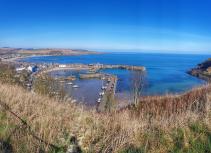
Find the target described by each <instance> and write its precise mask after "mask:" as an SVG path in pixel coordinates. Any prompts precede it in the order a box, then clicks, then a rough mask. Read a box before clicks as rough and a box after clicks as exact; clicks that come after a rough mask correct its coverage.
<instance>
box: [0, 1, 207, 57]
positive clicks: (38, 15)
mask: <svg viewBox="0 0 211 153" xmlns="http://www.w3.org/2000/svg"><path fill="white" fill-rule="evenodd" d="M210 7H211V1H210V0H0V46H1V47H4V46H9V47H35V48H45V47H55V48H81V49H95V50H98V49H99V50H100V49H103V50H112V51H114V50H117V51H124V50H127V51H128V50H131V51H138V50H139V51H144V52H168V53H174V52H176V53H211V43H210V42H211V28H210V27H211V11H210Z"/></svg>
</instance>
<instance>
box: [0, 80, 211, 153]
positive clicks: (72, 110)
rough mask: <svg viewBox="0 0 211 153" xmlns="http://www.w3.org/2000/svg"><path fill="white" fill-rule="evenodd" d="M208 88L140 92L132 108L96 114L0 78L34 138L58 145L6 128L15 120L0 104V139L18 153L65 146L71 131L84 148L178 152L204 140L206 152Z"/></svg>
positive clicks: (5, 96) (4, 95) (1, 90)
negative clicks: (163, 93) (172, 93)
mask: <svg viewBox="0 0 211 153" xmlns="http://www.w3.org/2000/svg"><path fill="white" fill-rule="evenodd" d="M210 88H211V87H210V85H207V86H205V87H202V88H198V89H195V90H194V91H191V92H189V93H186V94H184V95H181V96H165V97H145V98H144V99H142V100H141V102H140V104H139V105H138V106H137V107H134V106H131V107H129V108H127V109H124V110H121V111H117V112H112V113H100V114H98V113H96V112H95V111H94V110H86V109H85V108H83V106H76V105H74V104H71V103H68V102H65V101H64V102H61V101H57V100H55V99H51V98H49V97H46V96H42V95H38V94H36V93H31V92H28V91H26V90H24V89H22V88H20V87H18V86H14V85H8V84H2V83H1V86H0V101H3V102H5V103H6V104H8V105H9V107H10V108H11V109H12V111H13V112H15V113H16V114H18V115H19V116H20V117H22V118H23V119H24V120H26V121H27V122H28V124H29V125H30V126H31V129H32V130H33V131H34V133H35V134H36V135H37V136H38V137H40V138H42V139H43V140H45V141H47V142H49V143H51V144H54V145H56V146H57V147H59V148H60V150H53V149H51V148H50V146H48V145H45V144H43V143H42V142H40V141H37V140H36V139H34V138H33V137H32V136H31V135H29V134H28V133H27V132H26V131H25V130H24V129H23V127H22V129H20V128H18V130H17V131H15V132H12V131H13V130H14V129H15V125H20V122H19V121H18V120H17V119H15V118H14V116H12V115H11V114H9V113H6V112H5V111H4V109H3V108H2V107H0V110H1V113H0V114H1V116H2V117H0V120H1V123H0V139H2V140H4V141H6V139H7V138H8V137H9V135H10V134H11V133H12V135H11V136H10V139H9V140H8V141H9V143H10V144H11V145H12V148H13V149H14V152H21V153H22V152H38V151H39V150H41V149H42V150H44V151H46V152H58V151H60V152H62V151H65V148H67V146H68V145H69V139H70V137H71V136H72V135H74V136H76V137H77V139H78V141H79V145H80V147H81V148H82V150H83V151H87V152H108V153H109V152H153V153H154V152H176V151H177V149H179V148H180V149H182V150H179V151H180V152H185V151H186V150H187V149H189V151H190V150H191V149H194V145H196V143H197V145H200V146H201V145H202V144H205V145H206V146H203V145H202V146H203V147H204V148H205V149H204V150H205V151H206V149H207V146H209V145H210V144H209V143H208V140H211V139H210V137H209V134H210V133H209V131H210V129H211V124H210V119H211V118H210V116H209V112H210V107H209V105H210V96H209V92H210V91H211V89H210ZM2 127H4V128H2ZM5 127H6V128H5ZM2 129H3V130H2ZM193 129H194V130H193ZM192 140H194V141H193V142H192ZM205 142H206V143H205ZM198 148H201V147H198ZM198 148H196V150H197V149H198ZM196 150H195V151H196Z"/></svg>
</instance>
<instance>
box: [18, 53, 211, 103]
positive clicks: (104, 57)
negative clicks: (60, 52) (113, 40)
mask: <svg viewBox="0 0 211 153" xmlns="http://www.w3.org/2000/svg"><path fill="white" fill-rule="evenodd" d="M209 57H210V55H199V54H197V55H196V54H194V55H191V54H161V53H126V52H124V53H120V52H118V53H105V54H95V55H79V56H34V57H28V58H24V59H21V61H24V62H31V63H61V64H67V63H83V64H94V63H100V64H122V65H136V66H144V67H146V74H145V79H144V80H145V83H144V88H143V90H142V91H141V94H142V95H165V94H180V93H183V92H185V91H188V90H191V89H192V88H194V87H197V86H200V85H202V84H205V83H206V82H205V81H203V80H201V79H198V78H196V77H193V76H191V75H189V74H187V71H188V70H190V69H191V68H194V67H196V66H197V64H199V63H201V62H203V61H205V60H206V59H208V58H209ZM102 72H104V73H110V74H115V75H117V77H118V83H117V88H116V93H117V94H119V95H120V97H122V95H127V94H128V93H130V92H131V84H132V83H131V82H132V81H131V80H132V73H131V71H128V70H120V69H105V70H102ZM71 73H72V72H68V71H65V72H64V71H61V72H58V71H57V72H55V74H54V75H67V76H68V75H70V74H71ZM83 81H84V80H83ZM83 81H78V84H80V85H82V84H84V83H85V84H86V85H84V86H86V88H81V89H78V90H82V91H81V92H85V93H86V94H87V96H86V97H89V98H88V99H87V98H84V97H83V98H84V99H83V100H84V101H88V102H89V101H90V102H89V103H93V104H94V103H95V99H96V97H95V98H91V99H90V96H89V95H90V94H91V95H92V96H93V97H94V96H96V95H97V92H98V89H94V87H95V86H96V87H98V88H100V86H101V84H102V83H101V82H99V80H98V81H97V80H94V79H93V80H89V81H87V83H86V82H83ZM82 82H83V83H82ZM89 85H90V86H89ZM95 90H96V91H95ZM94 92H96V94H93V93H94ZM77 93H80V92H77ZM124 93H125V94H124ZM79 95H82V94H81V93H80V94H79ZM79 97H80V96H79ZM123 97H124V96H123Z"/></svg>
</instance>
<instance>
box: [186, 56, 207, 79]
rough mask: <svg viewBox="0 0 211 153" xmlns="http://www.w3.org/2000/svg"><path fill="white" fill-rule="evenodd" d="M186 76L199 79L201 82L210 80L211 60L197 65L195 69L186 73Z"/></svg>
mask: <svg viewBox="0 0 211 153" xmlns="http://www.w3.org/2000/svg"><path fill="white" fill-rule="evenodd" d="M188 74H190V75H193V76H196V77H198V78H201V79H203V80H210V79H211V58H209V59H208V60H206V61H205V62H203V63H200V64H198V66H197V67H196V68H193V69H191V70H190V71H188Z"/></svg>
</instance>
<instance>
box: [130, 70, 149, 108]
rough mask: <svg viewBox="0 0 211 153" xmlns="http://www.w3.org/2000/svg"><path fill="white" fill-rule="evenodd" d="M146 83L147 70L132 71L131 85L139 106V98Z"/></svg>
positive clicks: (135, 100) (135, 102) (134, 99)
mask: <svg viewBox="0 0 211 153" xmlns="http://www.w3.org/2000/svg"><path fill="white" fill-rule="evenodd" d="M145 84H146V72H145V71H131V86H132V90H131V91H132V99H133V103H134V104H135V105H136V106H137V104H138V102H139V98H140V96H141V93H142V91H143V89H144V86H145Z"/></svg>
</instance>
